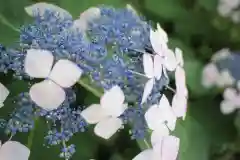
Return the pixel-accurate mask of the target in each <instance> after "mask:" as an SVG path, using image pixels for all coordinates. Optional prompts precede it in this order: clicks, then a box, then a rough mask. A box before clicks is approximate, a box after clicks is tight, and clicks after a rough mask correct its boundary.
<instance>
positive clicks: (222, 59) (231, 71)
mask: <svg viewBox="0 0 240 160" xmlns="http://www.w3.org/2000/svg"><path fill="white" fill-rule="evenodd" d="M239 60H240V56H239V54H237V53H232V52H231V51H230V50H229V49H227V48H224V49H221V50H220V51H218V52H216V53H215V54H214V55H213V56H212V58H211V62H210V63H209V64H207V65H206V66H205V68H204V69H203V74H202V84H203V86H205V87H206V88H210V87H213V86H217V87H220V88H223V89H224V93H223V98H224V100H223V101H222V102H221V104H220V110H221V112H222V113H223V114H230V113H232V112H233V111H235V110H236V109H238V108H239V104H240V103H239V100H238V99H239V95H238V90H239V80H240V74H239V68H240V65H239Z"/></svg>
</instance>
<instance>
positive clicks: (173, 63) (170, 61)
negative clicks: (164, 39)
mask: <svg viewBox="0 0 240 160" xmlns="http://www.w3.org/2000/svg"><path fill="white" fill-rule="evenodd" d="M164 66H165V67H166V69H167V70H168V71H174V70H175V69H176V67H177V60H176V57H175V55H174V52H173V51H172V50H170V49H168V50H166V53H165V57H164Z"/></svg>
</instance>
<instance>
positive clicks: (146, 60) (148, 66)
mask: <svg viewBox="0 0 240 160" xmlns="http://www.w3.org/2000/svg"><path fill="white" fill-rule="evenodd" d="M153 67H154V66H153V59H152V57H151V55H150V54H143V68H144V73H145V75H146V76H147V77H148V78H153V76H154V70H153Z"/></svg>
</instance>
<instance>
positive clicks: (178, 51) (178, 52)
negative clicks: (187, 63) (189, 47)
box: [175, 48, 184, 67]
mask: <svg viewBox="0 0 240 160" xmlns="http://www.w3.org/2000/svg"><path fill="white" fill-rule="evenodd" d="M175 54H176V60H177V63H178V64H179V65H180V66H181V67H183V65H184V60H183V55H182V50H181V49H179V48H175Z"/></svg>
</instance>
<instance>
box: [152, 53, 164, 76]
mask: <svg viewBox="0 0 240 160" xmlns="http://www.w3.org/2000/svg"><path fill="white" fill-rule="evenodd" d="M162 62H163V60H162V58H161V57H160V56H159V55H155V56H154V62H153V64H154V65H153V66H154V67H153V68H154V77H155V78H156V79H157V80H159V79H160V78H161V76H162V72H163V66H162Z"/></svg>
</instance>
